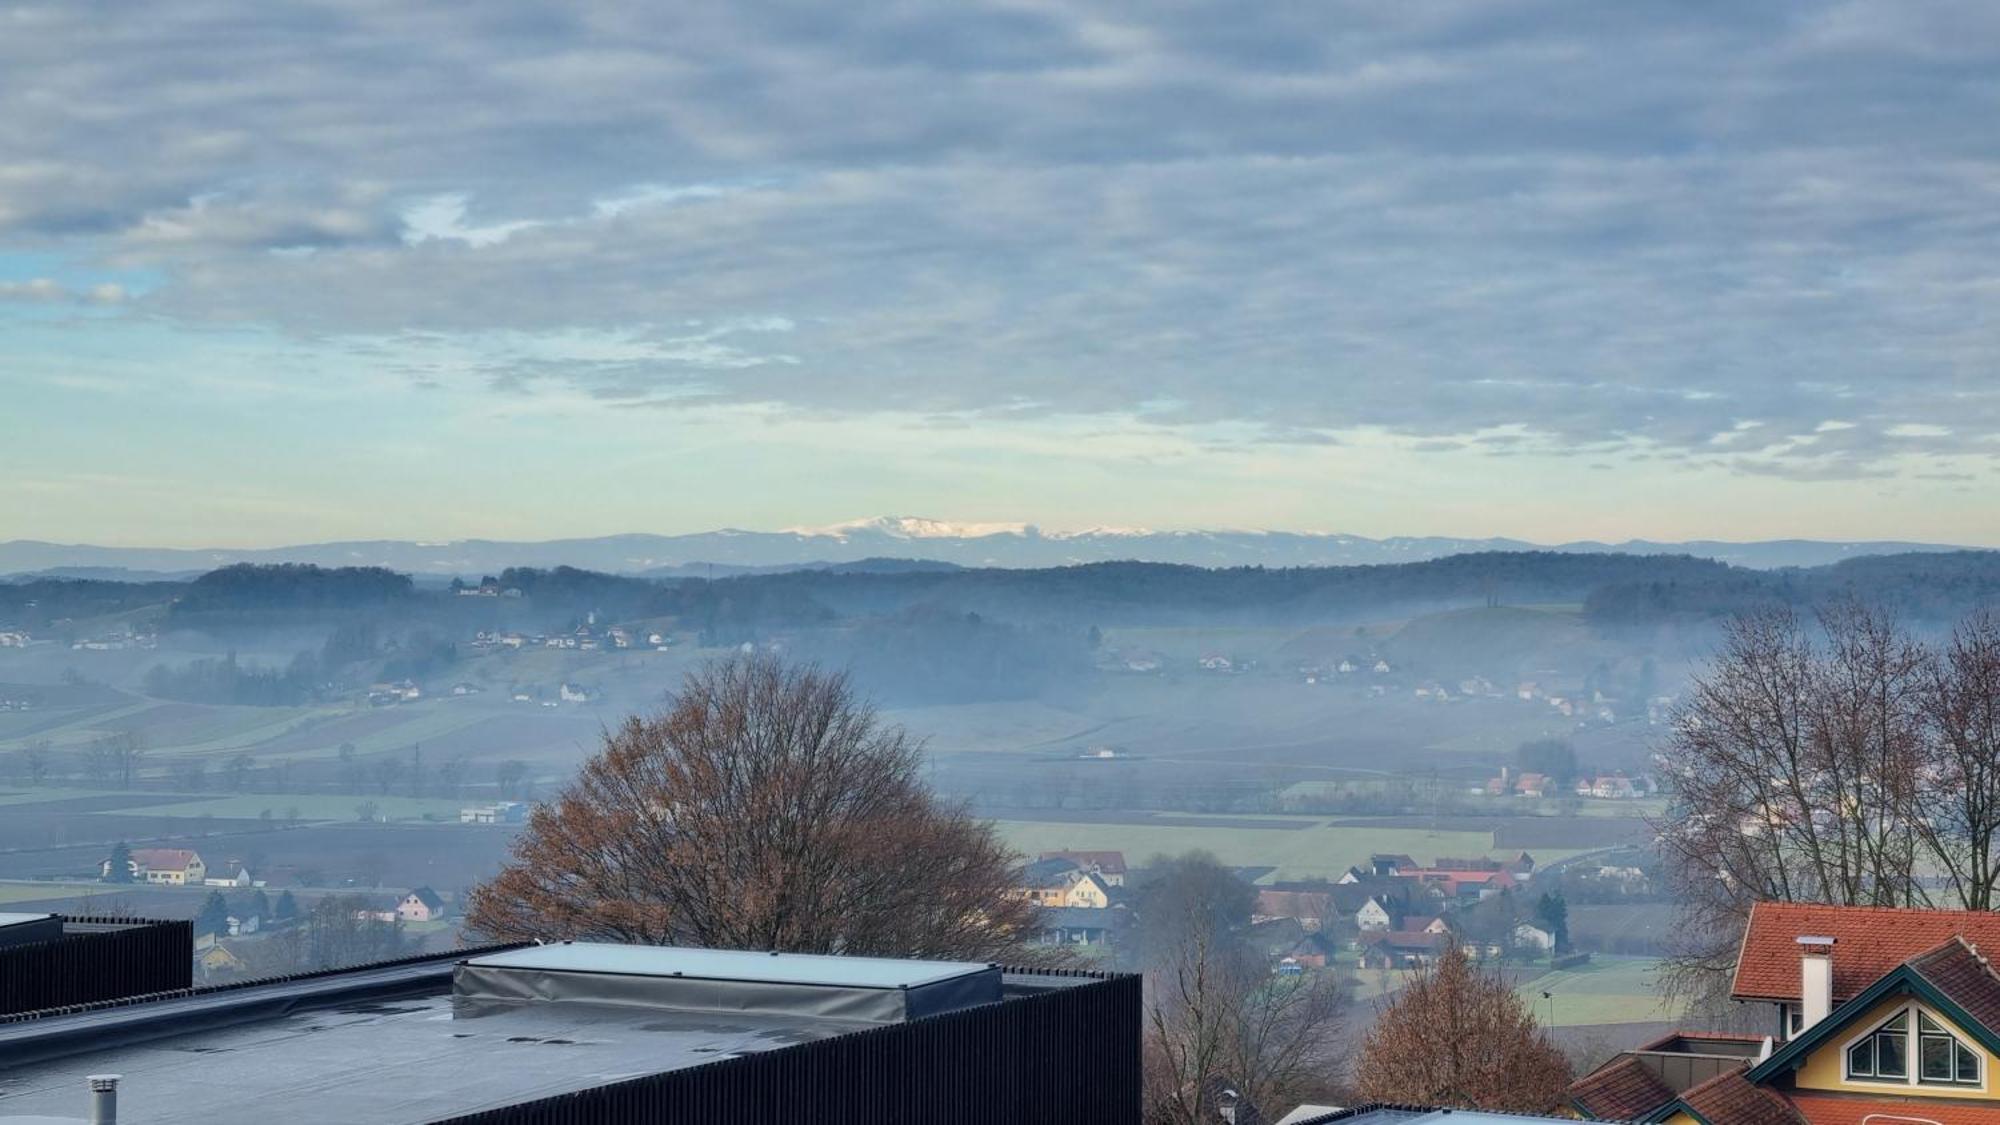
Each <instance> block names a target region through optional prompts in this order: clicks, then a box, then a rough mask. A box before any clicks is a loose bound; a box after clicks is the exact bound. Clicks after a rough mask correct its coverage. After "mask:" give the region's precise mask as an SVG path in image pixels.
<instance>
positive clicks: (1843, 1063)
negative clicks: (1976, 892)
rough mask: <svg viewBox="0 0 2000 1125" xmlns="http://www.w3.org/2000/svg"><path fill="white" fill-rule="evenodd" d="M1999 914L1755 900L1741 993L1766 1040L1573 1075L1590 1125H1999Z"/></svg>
mask: <svg viewBox="0 0 2000 1125" xmlns="http://www.w3.org/2000/svg"><path fill="white" fill-rule="evenodd" d="M1989 950H1992V951H2000V914H1992V913H1984V912H1968V911H1951V910H1906V909H1890V908H1873V907H1844V906H1816V905H1804V904H1795V903H1760V904H1758V905H1757V907H1756V908H1755V909H1754V910H1753V911H1752V912H1751V916H1750V922H1749V925H1748V927H1747V928H1746V929H1745V932H1744V936H1743V945H1742V948H1741V950H1740V951H1739V952H1738V955H1737V962H1736V975H1735V980H1734V985H1733V989H1732V995H1733V996H1734V997H1735V998H1736V999H1737V1000H1740V1001H1747V1002H1759V1003H1771V1004H1775V1005H1777V1006H1778V1012H1779V1016H1778V1018H1777V1019H1776V1020H1775V1021H1774V1023H1773V1026H1772V1028H1771V1034H1770V1035H1769V1036H1743V1035H1724V1034H1709V1033H1704V1032H1677V1033H1675V1034H1673V1035H1669V1036H1666V1037H1664V1038H1662V1039H1658V1040H1655V1041H1654V1042H1651V1043H1648V1044H1646V1045H1645V1046H1643V1047H1640V1048H1638V1049H1636V1050H1632V1051H1626V1052H1624V1053H1622V1054H1620V1055H1619V1056H1618V1057H1617V1058H1615V1059H1613V1060H1611V1061H1610V1062H1609V1063H1606V1064H1605V1065H1604V1066H1602V1067H1599V1068H1598V1069H1597V1070H1595V1071H1593V1072H1592V1073H1590V1074H1588V1075H1585V1076H1584V1077H1582V1078H1580V1079H1578V1080H1577V1081H1576V1082H1575V1083H1573V1084H1572V1085H1571V1086H1570V1098H1571V1101H1572V1103H1573V1105H1574V1107H1575V1108H1576V1110H1577V1111H1578V1112H1579V1113H1581V1114H1582V1115H1583V1116H1585V1117H1588V1118H1595V1119H1598V1120H1610V1121H1643V1122H1667V1123H1669V1125H2000V973H1996V972H1995V971H1994V966H1993V965H1992V964H1991V963H1990V961H1989V959H1988V953H1987V951H1989Z"/></svg>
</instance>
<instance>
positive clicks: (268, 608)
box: [168, 563, 416, 627]
mask: <svg viewBox="0 0 2000 1125" xmlns="http://www.w3.org/2000/svg"><path fill="white" fill-rule="evenodd" d="M415 592H416V588H415V585H414V584H413V583H412V582H411V581H410V577H409V575H407V574H397V573H396V572H395V571H393V570H385V569H383V568H382V567H376V566H366V567H333V568H328V567H320V566H311V565H307V564H300V563H282V564H279V565H275V566H259V565H256V564H253V563H238V564H237V565H235V566H226V567H223V568H222V569H221V570H212V571H210V572H208V573H207V574H204V575H202V576H201V577H200V578H197V579H195V580H194V581H193V582H191V583H189V584H188V585H187V586H186V587H185V588H184V589H183V590H181V591H180V593H179V594H178V596H177V597H175V599H174V603H173V605H172V607H171V608H170V610H169V611H168V620H169V622H170V623H172V624H179V625H190V626H203V627H214V626H217V625H222V626H226V625H229V624H232V623H234V621H235V620H236V619H238V618H241V617H243V616H245V615H257V620H259V622H260V623H261V622H263V621H268V619H269V615H271V614H274V613H275V614H285V615H293V616H299V615H304V616H308V617H310V616H317V615H323V614H326V613H329V612H351V611H356V610H374V609H381V608H384V607H388V606H393V605H395V604H397V603H400V602H407V601H409V600H410V599H411V598H412V597H413V596H414V595H415Z"/></svg>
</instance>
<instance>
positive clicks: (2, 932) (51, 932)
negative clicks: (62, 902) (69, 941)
mask: <svg viewBox="0 0 2000 1125" xmlns="http://www.w3.org/2000/svg"><path fill="white" fill-rule="evenodd" d="M61 936H63V923H62V919H61V918H58V917H57V916H55V915H54V914H0V949H4V948H6V947H7V946H10V945H25V944H26V943H28V942H31V941H54V940H56V939H57V938H59V937H61Z"/></svg>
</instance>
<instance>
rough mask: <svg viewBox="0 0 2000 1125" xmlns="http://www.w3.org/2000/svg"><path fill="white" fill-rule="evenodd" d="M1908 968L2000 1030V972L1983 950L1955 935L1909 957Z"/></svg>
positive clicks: (1984, 1023) (1993, 1029) (1982, 1020)
mask: <svg viewBox="0 0 2000 1125" xmlns="http://www.w3.org/2000/svg"><path fill="white" fill-rule="evenodd" d="M1836 948H1838V947H1836ZM1910 968H1912V969H1914V970H1916V972H1917V974H1918V975H1919V976H1921V977H1923V978H1924V979H1925V980H1927V981H1929V982H1931V984H1933V985H1935V986H1936V987H1937V990H1938V991H1939V992H1942V993H1944V994H1945V995H1946V996H1949V997H1951V1001H1952V1003H1954V1004H1957V1005H1958V1006H1959V1007H1960V1008H1963V1009H1965V1013H1966V1014H1967V1015H1969V1016H1971V1017H1972V1018H1973V1019H1974V1020H1977V1021H1978V1022H1979V1023H1980V1025H1981V1026H1983V1027H1985V1028H1986V1029H1987V1030H1989V1031H2000V976H1995V975H1994V973H1993V966H1991V965H1989V964H1988V963H1987V961H1986V957H1985V956H1984V953H1983V951H1982V950H1980V949H1979V948H1977V947H1976V946H1973V945H1969V944H1967V943H1966V940H1965V939H1964V938H1959V937H1955V938H1952V939H1951V940H1949V941H1947V942H1945V943H1944V944H1943V945H1940V946H1938V947H1937V948H1936V949H1933V950H1931V951H1930V952H1929V953H1925V954H1923V955H1922V956H1919V957H1914V958H1912V959H1911V960H1910Z"/></svg>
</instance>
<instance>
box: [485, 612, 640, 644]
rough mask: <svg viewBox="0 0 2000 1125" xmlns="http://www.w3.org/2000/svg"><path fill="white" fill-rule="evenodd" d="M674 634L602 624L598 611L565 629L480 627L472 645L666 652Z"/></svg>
mask: <svg viewBox="0 0 2000 1125" xmlns="http://www.w3.org/2000/svg"><path fill="white" fill-rule="evenodd" d="M673 644H674V638H673V635H672V634H671V633H664V632H658V631H652V632H643V633H642V632H639V631H637V630H632V629H627V628H625V627H624V626H623V625H612V626H608V627H604V626H599V625H598V623H597V615H596V614H595V613H593V614H591V615H590V616H589V617H588V618H587V619H586V620H585V621H584V623H583V624H581V625H578V626H577V627H576V628H575V629H572V630H570V631H569V632H566V633H516V632H506V631H498V630H486V629H481V630H480V631H479V632H477V633H474V634H473V635H472V647H473V648H475V649H478V650H481V651H487V650H493V649H503V648H504V649H524V648H566V649H576V650H579V651H584V652H595V651H598V650H601V649H632V648H650V649H653V650H655V651H658V652H665V651H667V650H668V649H670V648H672V647H673Z"/></svg>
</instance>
